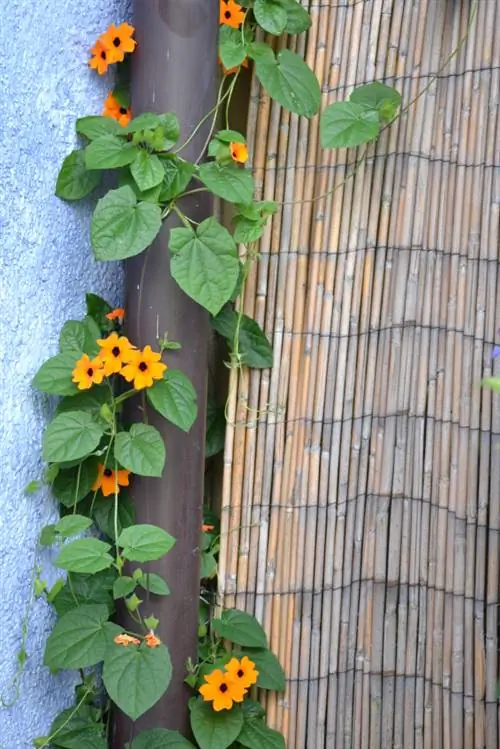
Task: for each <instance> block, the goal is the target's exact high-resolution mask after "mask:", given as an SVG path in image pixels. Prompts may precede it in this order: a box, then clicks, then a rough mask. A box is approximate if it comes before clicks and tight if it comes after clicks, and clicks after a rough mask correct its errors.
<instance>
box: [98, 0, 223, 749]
mask: <svg viewBox="0 0 500 749" xmlns="http://www.w3.org/2000/svg"><path fill="white" fill-rule="evenodd" d="M134 6H135V7H134V20H133V24H134V26H135V28H136V39H137V42H138V45H137V49H136V51H135V52H134V54H133V56H132V109H133V112H134V115H138V114H140V113H141V112H157V113H162V112H175V113H176V114H177V116H178V117H179V120H180V122H181V128H182V135H181V141H180V142H183V141H184V140H185V138H186V137H187V136H188V135H189V134H190V133H191V132H192V130H193V128H194V127H195V126H196V124H197V123H198V122H199V121H200V120H201V118H202V117H203V116H204V115H205V114H207V112H208V111H209V110H210V109H211V108H212V107H213V106H214V104H215V100H216V90H217V34H218V22H219V0H136V2H135V4H134ZM209 126H210V123H209V122H207V123H206V124H205V126H204V127H202V128H201V130H200V132H199V133H198V134H197V136H196V137H195V138H193V140H192V141H191V142H190V143H189V144H188V146H187V147H186V149H185V150H183V152H182V155H183V156H184V157H185V158H187V159H190V160H193V161H194V160H196V158H197V157H198V155H199V153H200V151H201V149H202V148H203V145H204V143H205V140H206V137H207V134H208V131H209ZM180 205H181V208H182V210H183V211H184V212H185V213H186V214H187V215H188V216H190V217H192V218H193V219H195V220H196V221H198V222H199V221H202V220H203V219H204V218H206V217H207V216H209V215H211V213H212V201H211V199H210V197H209V196H208V195H207V194H205V193H199V194H196V195H193V196H190V197H188V198H186V199H184V200H183V201H182V203H181V204H180ZM177 224H178V221H177V219H176V217H170V218H169V219H168V221H167V222H166V224H165V225H164V226H163V228H162V230H161V232H160V234H159V236H158V237H157V239H156V240H155V242H154V243H153V245H152V246H151V247H150V248H149V249H148V250H147V251H146V252H145V253H143V254H142V255H140V256H138V257H136V258H132V259H131V260H128V261H127V262H126V263H125V272H126V294H125V308H126V320H125V322H126V334H127V335H128V336H129V337H130V339H131V340H132V342H133V343H134V344H135V345H137V346H140V347H142V346H144V345H146V344H151V345H152V346H153V348H156V341H157V338H158V337H159V336H163V334H164V333H165V331H167V330H168V335H169V339H170V340H174V341H179V342H180V343H181V344H182V349H181V350H180V351H175V352H169V351H167V352H166V353H165V355H164V360H165V362H166V363H167V364H168V366H169V367H172V368H178V369H180V370H182V371H183V372H184V373H185V374H186V375H187V376H188V377H189V378H190V379H191V381H192V383H193V385H194V387H195V389H196V392H197V395H198V418H197V420H196V423H195V424H194V426H193V428H192V429H191V431H190V432H189V434H185V433H184V432H182V431H181V430H180V429H178V428H176V427H174V426H170V425H168V424H167V423H166V422H165V420H164V419H162V418H161V417H159V416H157V415H156V414H155V413H154V412H153V411H152V410H151V409H149V408H148V409H147V418H148V421H149V423H150V424H152V425H153V426H155V427H156V428H157V429H159V431H160V432H161V434H162V435H163V437H164V440H165V444H166V449H167V462H166V467H165V471H164V474H163V476H162V478H161V479H152V478H141V477H139V476H137V477H134V479H133V482H132V488H131V493H132V497H133V499H134V504H135V506H136V509H137V522H138V523H153V524H155V525H159V526H161V527H162V528H165V530H167V531H168V532H169V533H171V534H172V535H173V536H174V537H175V538H176V539H177V543H176V545H175V547H174V549H173V550H172V551H171V552H170V553H169V554H168V555H167V556H166V557H165V558H164V559H162V560H160V561H159V562H155V563H151V564H149V565H147V564H145V565H141V567H142V568H143V569H148V568H149V569H150V570H151V571H153V570H154V571H155V572H158V573H160V574H162V575H163V576H164V577H165V578H166V580H167V581H168V584H169V586H170V589H171V595H170V596H168V597H164V598H161V597H157V596H154V595H151V596H150V600H149V601H148V599H147V598H146V595H148V594H144V596H141V597H142V598H144V599H145V600H144V604H143V606H142V609H141V610H142V611H143V613H144V615H146V616H147V615H149V614H151V613H153V614H154V615H155V616H156V617H157V618H158V619H160V621H161V624H160V627H159V630H158V634H159V636H160V638H161V639H162V641H163V642H164V643H165V644H166V645H167V647H168V648H169V650H170V655H171V658H172V663H173V676H172V681H171V683H170V686H169V688H168V690H167V692H166V694H165V695H164V696H163V697H162V698H161V700H160V701H159V702H158V703H157V704H156V705H155V706H154V707H153V708H152V709H151V710H150V711H148V712H147V713H146V714H145V715H144V716H142V717H141V718H139V720H138V721H136V723H135V724H132V722H131V721H130V720H129V719H128V718H127V717H126V716H125V715H123V714H122V713H120V712H119V711H115V714H114V719H113V731H112V746H113V749H123V748H124V746H125V744H126V743H127V742H128V741H131V739H132V737H133V736H136V735H137V734H138V733H139V732H140V731H141V730H144V729H147V728H153V727H158V726H164V727H167V728H170V729H177V730H180V731H181V732H182V733H184V734H188V733H189V727H188V707H187V703H188V699H189V697H190V691H189V689H188V688H187V687H186V685H185V684H184V677H185V663H186V660H187V658H188V657H191V658H193V659H195V658H196V648H197V624H198V600H199V539H200V526H201V522H202V505H203V475H204V442H205V413H206V384H207V349H208V338H209V325H208V316H207V313H206V312H205V311H204V310H203V309H202V308H201V307H199V306H198V305H197V304H196V303H195V302H193V301H192V300H191V299H190V298H188V297H187V296H186V295H185V294H184V293H183V292H182V291H181V290H180V289H179V287H178V286H177V285H176V283H175V282H174V281H173V280H172V278H171V276H170V261H169V255H168V250H167V243H168V236H169V230H170V228H171V227H172V226H176V225H177ZM128 416H129V417H130V418H131V419H133V420H134V421H139V420H142V412H141V411H140V410H139V409H138V408H137V407H136V409H135V411H133V410H129V412H128ZM121 621H122V622H123V623H124V624H125V622H126V617H125V616H122V617H121Z"/></svg>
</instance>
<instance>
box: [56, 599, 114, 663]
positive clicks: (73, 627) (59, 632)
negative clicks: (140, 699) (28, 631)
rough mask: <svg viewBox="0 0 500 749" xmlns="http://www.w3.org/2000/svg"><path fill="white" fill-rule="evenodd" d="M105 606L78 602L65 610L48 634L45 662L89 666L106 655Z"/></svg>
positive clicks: (107, 636) (106, 618)
mask: <svg viewBox="0 0 500 749" xmlns="http://www.w3.org/2000/svg"><path fill="white" fill-rule="evenodd" d="M108 617H109V612H108V609H107V608H106V606H79V607H78V608H77V609H73V610H72V611H68V613H67V614H64V616H62V617H61V618H60V619H59V621H58V622H57V624H56V626H55V627H54V629H53V630H52V632H51V634H50V635H49V639H48V640H47V645H46V648H45V657H44V662H45V665H46V666H49V668H86V667H87V666H93V665H94V664H96V663H99V662H100V661H102V660H103V658H104V653H105V652H106V646H107V643H108V638H109V633H108V630H107V628H106V627H105V624H106V623H107V620H108Z"/></svg>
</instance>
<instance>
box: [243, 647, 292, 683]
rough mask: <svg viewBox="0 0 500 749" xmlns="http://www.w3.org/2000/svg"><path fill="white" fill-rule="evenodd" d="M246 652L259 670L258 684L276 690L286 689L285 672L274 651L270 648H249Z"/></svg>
mask: <svg viewBox="0 0 500 749" xmlns="http://www.w3.org/2000/svg"><path fill="white" fill-rule="evenodd" d="M244 654H245V655H248V657H249V658H250V660H251V661H253V662H254V663H255V668H256V669H257V671H258V672H259V678H258V680H257V686H259V687H262V689H272V690H273V691H275V692H284V691H285V672H284V671H283V669H282V668H281V665H280V662H279V661H278V659H277V658H276V656H275V655H274V653H272V652H271V651H270V650H248V651H245V653H244Z"/></svg>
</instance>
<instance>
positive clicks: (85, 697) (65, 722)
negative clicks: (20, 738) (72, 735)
mask: <svg viewBox="0 0 500 749" xmlns="http://www.w3.org/2000/svg"><path fill="white" fill-rule="evenodd" d="M91 692H92V689H90V688H88V689H87V690H86V691H85V692H84V694H83V697H82V698H81V699H80V701H79V702H78V703H77V704H76V705H75V708H74V709H73V710H72V711H71V712H70V714H69V715H68V717H67V718H66V720H65V721H63V722H62V723H61V725H60V726H59V728H58V729H57V731H54V733H53V734H51V735H50V736H48V737H47V741H46V742H45V743H44V744H43V746H41V747H40V749H46V748H47V747H49V746H50V742H51V741H53V740H54V739H55V738H56V736H57V735H58V734H59V733H61V731H62V730H63V728H65V727H66V726H67V725H68V723H69V722H70V720H72V719H73V717H74V716H75V715H76V714H77V712H78V711H79V709H80V708H81V706H82V705H83V703H84V702H85V700H86V699H87V697H88V695H89V694H90V693H91Z"/></svg>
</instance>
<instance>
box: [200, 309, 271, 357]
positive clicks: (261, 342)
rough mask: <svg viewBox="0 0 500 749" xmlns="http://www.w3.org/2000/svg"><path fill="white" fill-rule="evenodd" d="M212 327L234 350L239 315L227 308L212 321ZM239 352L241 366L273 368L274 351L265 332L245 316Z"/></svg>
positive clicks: (241, 324)
mask: <svg viewBox="0 0 500 749" xmlns="http://www.w3.org/2000/svg"><path fill="white" fill-rule="evenodd" d="M211 323H212V327H213V328H214V330H216V331H217V333H219V335H221V336H223V337H224V338H226V340H227V341H228V342H229V345H230V347H231V348H232V346H233V342H234V337H235V334H236V330H237V326H238V313H237V312H235V311H234V310H232V309H231V308H230V307H225V308H224V309H223V310H222V311H221V312H219V314H218V315H217V317H213V318H212V320H211ZM238 352H239V354H240V356H241V364H244V365H245V366H247V367H254V368H255V369H267V368H268V367H272V366H273V350H272V347H271V344H270V343H269V341H268V340H267V338H266V336H265V334H264V332H263V331H262V329H261V328H260V326H259V325H258V323H256V322H255V320H252V318H251V317H247V315H243V316H242V318H241V322H240V327H239V334H238Z"/></svg>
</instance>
